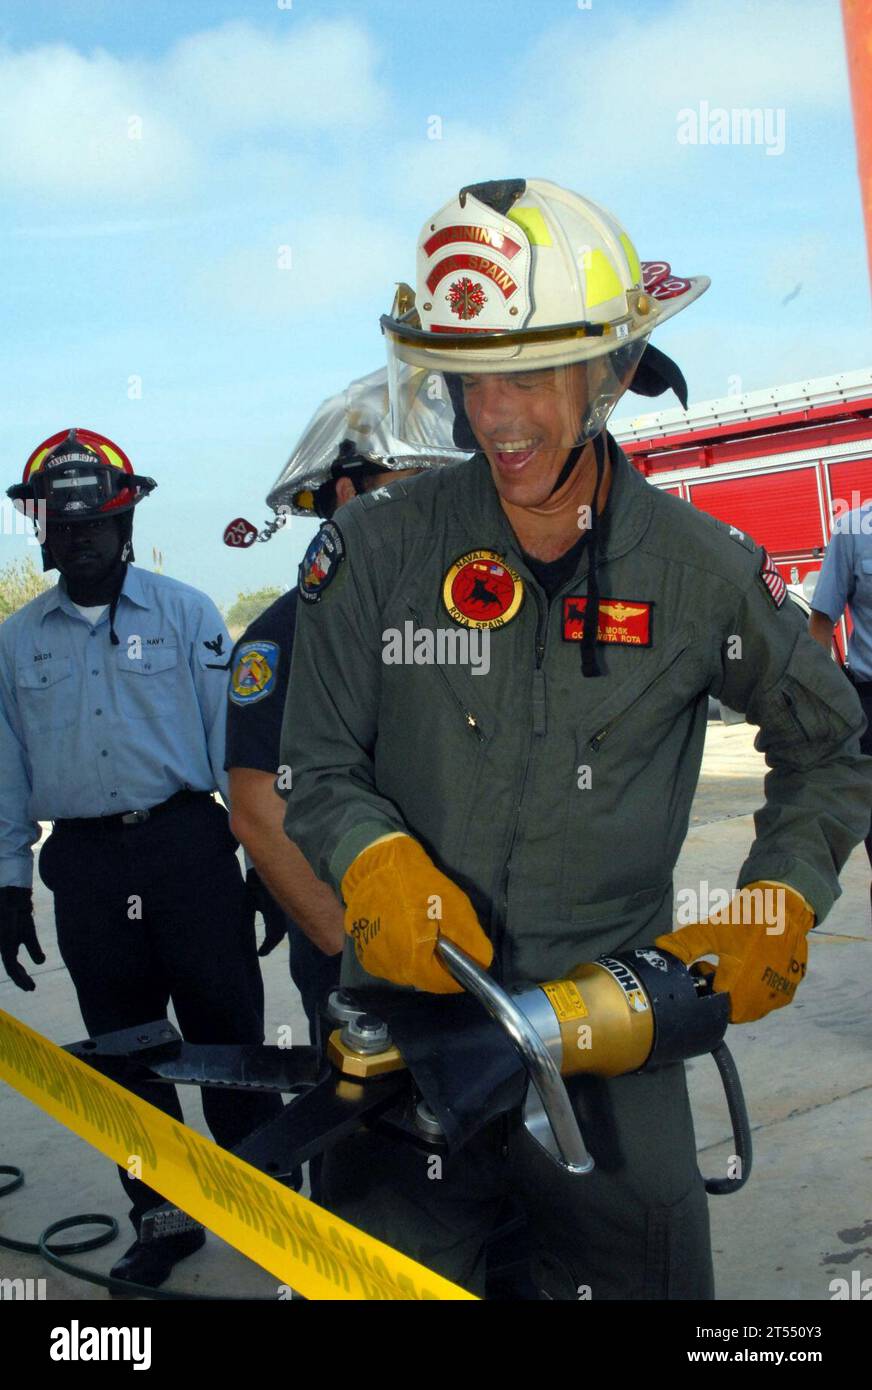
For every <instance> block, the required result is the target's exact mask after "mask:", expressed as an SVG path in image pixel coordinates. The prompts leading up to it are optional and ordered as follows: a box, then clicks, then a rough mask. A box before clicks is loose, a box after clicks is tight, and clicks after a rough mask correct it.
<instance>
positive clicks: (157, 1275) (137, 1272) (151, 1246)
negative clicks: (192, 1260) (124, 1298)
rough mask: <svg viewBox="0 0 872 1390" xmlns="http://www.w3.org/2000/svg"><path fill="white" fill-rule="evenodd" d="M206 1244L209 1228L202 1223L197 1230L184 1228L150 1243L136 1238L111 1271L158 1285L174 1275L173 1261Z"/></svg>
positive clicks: (114, 1276) (125, 1278)
mask: <svg viewBox="0 0 872 1390" xmlns="http://www.w3.org/2000/svg"><path fill="white" fill-rule="evenodd" d="M205 1244H206V1232H205V1231H204V1230H203V1228H202V1227H200V1229H199V1230H197V1231H182V1232H181V1233H180V1234H179V1235H177V1236H166V1237H165V1238H164V1239H163V1240H152V1241H149V1242H148V1243H145V1242H144V1241H141V1240H135V1241H134V1242H133V1244H132V1245H131V1247H130V1249H129V1250H125V1252H124V1254H123V1255H122V1256H121V1259H120V1260H118V1261H117V1262H116V1263H115V1264H114V1265H113V1266H112V1268H111V1270H110V1271H109V1274H110V1277H111V1278H112V1279H119V1280H121V1281H123V1282H125V1283H130V1284H144V1285H145V1286H146V1288H149V1289H156V1288H158V1286H159V1285H160V1284H163V1283H165V1282H166V1280H167V1279H168V1278H169V1277H170V1274H171V1273H172V1269H173V1265H174V1264H175V1263H176V1262H177V1261H178V1260H183V1259H184V1258H185V1256H186V1255H193V1253H194V1251H195V1250H202V1248H203V1246H204V1245H205Z"/></svg>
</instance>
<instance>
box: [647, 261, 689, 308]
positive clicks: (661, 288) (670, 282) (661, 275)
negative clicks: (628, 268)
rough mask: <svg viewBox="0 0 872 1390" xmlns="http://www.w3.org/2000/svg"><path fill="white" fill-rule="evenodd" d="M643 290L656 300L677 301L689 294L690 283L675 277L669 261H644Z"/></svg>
mask: <svg viewBox="0 0 872 1390" xmlns="http://www.w3.org/2000/svg"><path fill="white" fill-rule="evenodd" d="M642 288H643V289H644V290H646V291H647V293H648V294H650V295H651V296H652V297H653V298H654V299H675V298H676V297H677V296H678V295H680V294H686V293H687V291H688V290H689V289H690V281H689V280H683V279H682V278H681V277H680V276H679V275H673V274H672V266H671V265H670V264H669V262H668V261H643V262H642Z"/></svg>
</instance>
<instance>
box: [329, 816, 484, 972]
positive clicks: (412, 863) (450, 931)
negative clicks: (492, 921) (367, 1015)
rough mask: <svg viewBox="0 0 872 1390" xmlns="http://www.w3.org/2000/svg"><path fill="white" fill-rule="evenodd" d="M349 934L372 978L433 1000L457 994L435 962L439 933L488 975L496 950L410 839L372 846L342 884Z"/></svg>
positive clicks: (462, 899)
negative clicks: (411, 989)
mask: <svg viewBox="0 0 872 1390" xmlns="http://www.w3.org/2000/svg"><path fill="white" fill-rule="evenodd" d="M342 896H343V898H344V899H345V930H346V932H347V933H348V935H349V936H350V937H351V939H352V941H353V942H354V949H355V952H356V954H357V959H358V960H359V961H360V963H361V965H362V966H363V968H364V970H367V971H369V973H370V975H378V976H379V977H380V978H381V979H383V980H391V981H392V982H393V983H394V984H396V985H414V986H415V988H416V989H422V990H427V991H428V992H429V993H430V994H459V993H461V988H460V985H458V984H457V983H456V982H455V981H454V980H453V979H452V977H451V975H449V973H448V971H447V970H446V969H445V968H444V966H442V965H440V963H439V960H438V958H437V956H436V940H437V938H438V936H439V934H440V932H444V934H445V936H447V937H448V939H449V940H450V941H453V942H454V943H455V945H457V946H459V947H460V948H461V949H462V950H464V951H466V953H467V955H470V956H472V958H473V960H476V961H478V963H479V965H482V966H484V967H485V969H487V967H488V966H489V965H490V963H491V961H492V960H493V954H494V951H493V946H492V945H491V943H490V941H489V940H488V938H487V937H486V936H485V934H484V932H483V931H482V929H481V927H480V926H479V923H478V918H477V917H476V915H475V910H474V908H473V906H472V903H471V902H470V901H469V898H468V897H467V896H466V894H465V893H464V892H462V891H461V889H459V888H458V887H457V885H456V884H455V883H452V882H451V879H450V878H446V876H445V874H443V873H441V872H440V871H439V869H437V868H436V865H435V864H434V863H433V861H432V859H431V858H430V857H429V855H428V854H427V853H426V851H425V850H424V849H423V848H422V847H421V845H419V844H418V842H417V840H413V839H412V838H411V836H410V835H402V834H400V833H397V834H395V835H387V836H385V837H384V838H383V839H381V840H376V841H374V843H373V844H371V845H367V847H366V849H365V850H363V851H362V852H361V853H360V854H359V855H358V856H357V858H356V859H355V860H354V861H353V863H352V864H351V865H350V866H349V868H348V869H347V870H346V873H345V877H344V878H343V880H342Z"/></svg>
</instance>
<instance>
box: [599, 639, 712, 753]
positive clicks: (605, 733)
mask: <svg viewBox="0 0 872 1390" xmlns="http://www.w3.org/2000/svg"><path fill="white" fill-rule="evenodd" d="M691 645H692V643H691V641H690V640H688V641H687V642H686V643H685V644H684V646H683V647H681V648H680V650H679V651H677V652H676V653H675V655H674V657H673V658H672V660H671V661H670V662H669V665H668V666H664V668H663V670H662V671H658V673H657V675H656V676H654V677H653V678H652V679H651V680H650V681H649V682H648V684H647V685H646V686H645V687H644V689H643V690H640V691H639V694H638V695H636V696H635V697H634V698H633V699H632V700H631V701H630V703H629V704H628V705H627V706H626V708H625V709H622V710H621V711H620V713H619V714H616V715H615V716H614V717H613V718H612V719H610V720H609V721H608V723H607V724H604V725H603V727H602V728H601V729H600V730H599V732H598V733H596V734H594V736H593V738H592V739H590V741H589V745H588V746H589V747H590V748H591V749H592V751H593V752H594V753H596V752H597V751H598V750H599V749H600V747H601V746H602V744H603V743H604V741H605V740H606V739H607V738H608V737H609V735H610V734H611V733H612V732H613V731H614V730H615V729H616V728H617V726H618V725H619V724H621V723H622V722H623V720H624V719H626V717H627V715H628V714H632V712H633V710H634V709H635V708H636V706H637V705H638V704H639V702H640V701H641V700H644V699H645V698H646V697H647V696H648V695H650V694H651V691H652V690H653V689H654V687H655V686H656V685H658V684H659V683H660V681H662V680H664V679H665V677H666V676H668V675H669V673H670V671H672V669H673V668H674V667H675V666H676V665H677V664H678V662H679V661H680V660H681V658H682V657H683V656H684V654H685V652H687V650H688V649H689V648H690V646H691Z"/></svg>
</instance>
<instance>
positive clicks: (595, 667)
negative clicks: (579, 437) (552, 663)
mask: <svg viewBox="0 0 872 1390" xmlns="http://www.w3.org/2000/svg"><path fill="white" fill-rule="evenodd" d="M593 449H594V455H595V457H596V484H595V486H594V490H593V501H592V503H591V517H590V565H589V568H588V579H587V610H586V612H585V615H584V633H583V634H582V638H581V673H582V675H583V676H601V675H602V671H601V670H600V667H599V662H598V660H597V654H596V639H597V631H598V629H599V604H600V590H599V576H598V574H597V565H598V561H599V523H598V512H599V494H600V487H601V485H602V480H603V474H604V472H605V457H606V448H605V434H604V431H602V430H601V431H600V433H599V434H595V435H594V437H593ZM583 452H584V445H583V444H576V445H575V446H574V447H573V448H572V449H570V451H569V453H568V454H567V456H566V462H565V463H564V465H563V467H562V468H561V470H560V472H559V473H558V475H557V480H556V482H555V484H554V486H553V488H552V489H551V491H550V493H549V494H548V496H549V497H553V496H554V494H555V492H557V491H558V490H559V489H560V488H562V487H563V485H564V484H565V482H566V481H567V479H568V478H569V475H570V474H571V472H572V470H573V469H574V468H575V467H576V465H577V464H578V461H579V459H580V458H581V456H582V454H583Z"/></svg>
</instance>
